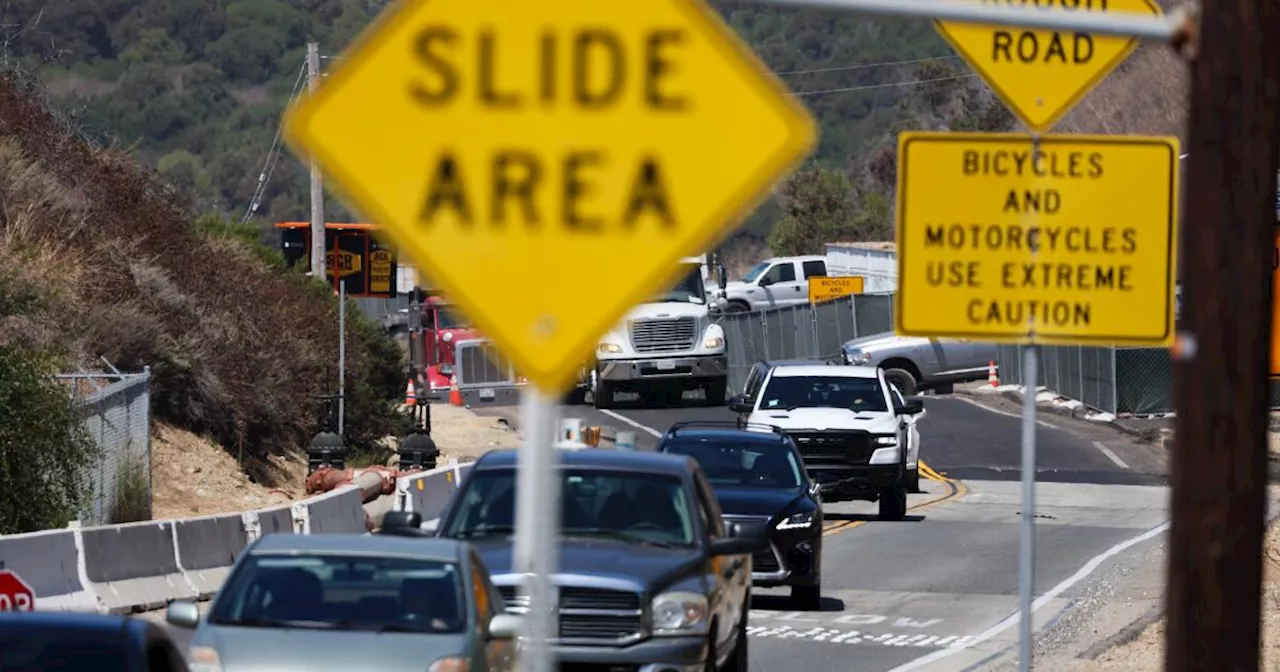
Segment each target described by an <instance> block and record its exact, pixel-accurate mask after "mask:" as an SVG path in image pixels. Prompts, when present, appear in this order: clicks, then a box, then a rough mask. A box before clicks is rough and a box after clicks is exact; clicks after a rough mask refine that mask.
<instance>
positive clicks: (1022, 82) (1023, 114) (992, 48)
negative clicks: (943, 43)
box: [934, 0, 1163, 132]
mask: <svg viewBox="0 0 1280 672" xmlns="http://www.w3.org/2000/svg"><path fill="white" fill-rule="evenodd" d="M972 1H973V2H978V1H981V0H972ZM985 1H986V2H993V1H994V0H985ZM1001 4H1016V5H1024V6H1034V7H1036V8H1038V9H1041V10H1043V11H1051V12H1062V13H1070V12H1080V11H1084V12H1129V13H1140V14H1151V15H1154V16H1160V15H1161V14H1163V12H1162V11H1161V10H1160V6H1159V5H1157V4H1156V3H1155V2H1154V0H1044V1H1040V0H1037V1H1035V2H1028V1H1027V0H1021V1H1020V2H1019V1H1017V0H1004V2H1001ZM934 27H935V28H936V29H937V31H938V33H939V34H940V35H942V37H943V38H944V39H946V40H947V42H949V43H950V44H951V46H952V47H953V48H954V49H955V50H956V52H957V53H959V54H960V56H961V57H963V58H964V60H965V61H967V62H968V63H969V65H970V66H971V67H972V68H973V69H974V70H976V71H977V72H978V74H979V75H982V77H983V79H985V80H987V84H989V85H990V86H991V88H992V90H994V91H995V92H996V94H997V95H998V96H1000V98H1001V99H1002V100H1003V101H1004V103H1005V105H1007V106H1008V107H1009V109H1010V110H1012V111H1013V113H1014V114H1015V115H1016V116H1017V117H1018V118H1019V119H1021V120H1022V123H1024V124H1026V126H1027V128H1029V129H1031V130H1033V131H1039V132H1046V131H1048V130H1049V129H1050V128H1052V127H1053V125H1054V124H1055V123H1057V122H1058V120H1059V119H1061V118H1062V117H1063V115H1065V114H1066V113H1067V112H1068V111H1070V110H1071V108H1072V107H1074V106H1075V105H1076V103H1079V102H1080V100H1081V99H1082V98H1084V97H1085V95H1086V94H1088V93H1089V91H1090V90H1091V89H1093V87H1095V86H1097V85H1098V82H1101V81H1102V80H1103V79H1105V78H1106V76H1107V75H1109V74H1111V71H1112V70H1115V69H1116V66H1118V65H1120V64H1121V63H1122V62H1124V59H1126V58H1128V57H1129V54H1131V53H1133V50H1134V49H1135V48H1137V46H1138V40H1137V39H1136V38H1131V37H1117V36H1112V35H1092V34H1089V33H1079V32H1073V31H1066V30H1060V31H1053V30H1024V29H1021V28H1014V27H1008V26H989V25H977V24H966V23H955V22H951V21H938V22H935V23H934Z"/></svg>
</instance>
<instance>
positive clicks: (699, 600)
mask: <svg viewBox="0 0 1280 672" xmlns="http://www.w3.org/2000/svg"><path fill="white" fill-rule="evenodd" d="M706 627H707V598H706V596H704V595H699V594H697V593H680V592H675V593H663V594H661V595H659V596H657V597H655V598H653V631H654V634H687V633H689V632H697V631H699V630H704V629H706Z"/></svg>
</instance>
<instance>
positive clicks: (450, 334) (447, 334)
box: [440, 331, 453, 343]
mask: <svg viewBox="0 0 1280 672" xmlns="http://www.w3.org/2000/svg"><path fill="white" fill-rule="evenodd" d="M440 340H442V341H444V342H445V343H448V342H450V341H452V340H453V332H452V331H446V332H444V333H443V334H441V335H440Z"/></svg>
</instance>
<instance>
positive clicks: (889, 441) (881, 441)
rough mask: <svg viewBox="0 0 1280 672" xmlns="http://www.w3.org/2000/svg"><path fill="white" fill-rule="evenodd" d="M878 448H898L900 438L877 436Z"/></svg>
mask: <svg viewBox="0 0 1280 672" xmlns="http://www.w3.org/2000/svg"><path fill="white" fill-rule="evenodd" d="M876 445H877V446H896V445H898V437H896V436H877V437H876Z"/></svg>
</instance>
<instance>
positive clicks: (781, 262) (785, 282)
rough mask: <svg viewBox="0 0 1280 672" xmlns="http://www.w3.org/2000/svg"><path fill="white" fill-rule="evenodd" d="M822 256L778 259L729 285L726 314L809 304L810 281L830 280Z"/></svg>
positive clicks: (726, 294)
mask: <svg viewBox="0 0 1280 672" xmlns="http://www.w3.org/2000/svg"><path fill="white" fill-rule="evenodd" d="M826 275H828V274H827V258H826V257H824V256H822V255H808V256H802V257H774V258H772V259H765V260H764V261H762V262H760V263H758V264H756V265H755V267H753V268H752V269H751V270H750V271H747V274H746V275H744V276H743V277H742V280H740V281H735V282H730V283H726V285H725V288H724V293H725V300H726V301H727V302H728V305H727V307H726V311H727V312H730V313H747V312H751V311H753V310H768V309H770V308H778V307H781V306H795V305H801V304H807V303H809V278H812V277H814V276H826Z"/></svg>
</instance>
